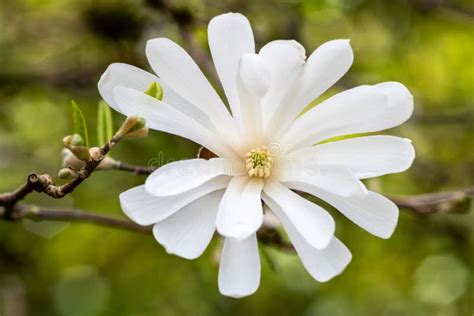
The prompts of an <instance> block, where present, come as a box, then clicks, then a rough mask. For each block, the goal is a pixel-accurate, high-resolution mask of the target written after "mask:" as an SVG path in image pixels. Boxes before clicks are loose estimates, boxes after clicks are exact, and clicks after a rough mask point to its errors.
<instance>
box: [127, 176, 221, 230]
mask: <svg viewBox="0 0 474 316" xmlns="http://www.w3.org/2000/svg"><path fill="white" fill-rule="evenodd" d="M229 181H230V178H229V177H227V176H219V177H217V178H215V179H212V180H209V181H208V182H206V183H204V184H203V185H201V186H200V187H197V188H195V189H193V190H190V191H188V192H185V193H183V194H179V195H174V196H167V197H157V196H154V195H151V194H149V193H148V192H146V190H145V186H144V185H141V186H138V187H134V188H132V189H129V190H127V191H125V192H123V193H121V194H120V205H121V206H122V210H123V212H124V213H125V215H127V216H128V217H129V218H130V219H131V220H132V221H134V222H136V223H138V224H139V225H144V226H146V225H151V224H155V223H157V222H159V221H162V220H164V219H165V218H167V217H169V216H171V215H172V214H174V213H175V212H176V211H178V210H180V209H181V208H183V207H185V206H186V205H188V204H189V203H191V202H192V201H194V200H196V199H198V198H200V197H201V196H204V195H206V194H208V193H211V192H214V191H217V190H220V189H223V188H225V187H226V186H227V185H228V183H229Z"/></svg>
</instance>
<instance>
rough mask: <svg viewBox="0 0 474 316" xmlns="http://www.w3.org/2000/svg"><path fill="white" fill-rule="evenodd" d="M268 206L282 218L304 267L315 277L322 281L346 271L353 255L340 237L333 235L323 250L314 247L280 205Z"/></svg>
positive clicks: (271, 204) (271, 203)
mask: <svg viewBox="0 0 474 316" xmlns="http://www.w3.org/2000/svg"><path fill="white" fill-rule="evenodd" d="M268 206H269V207H270V209H271V210H272V212H274V213H275V215H276V216H277V217H278V219H279V220H280V222H281V224H282V225H283V228H285V231H286V232H287V234H288V237H290V241H291V243H292V244H293V246H294V247H295V249H296V252H297V253H298V256H299V257H300V259H301V261H302V262H303V265H304V267H305V268H306V270H307V271H308V272H309V274H311V276H312V277H313V278H315V279H316V280H318V281H320V282H326V281H328V280H329V279H332V278H333V277H335V276H336V275H339V274H340V273H341V272H342V271H344V269H345V268H346V266H347V265H348V264H349V262H350V261H351V259H352V255H351V252H350V251H349V249H347V247H346V246H345V245H344V244H343V243H342V242H341V241H340V240H339V239H337V238H336V237H333V238H332V240H331V242H330V243H329V245H328V246H327V247H326V248H324V249H322V250H318V249H316V248H313V247H311V245H310V244H308V243H307V242H306V241H305V239H304V238H303V236H302V235H301V234H300V233H299V232H298V230H297V229H296V227H295V226H294V225H293V224H292V223H291V221H290V220H289V219H288V217H287V216H286V215H285V213H284V212H283V210H282V209H281V208H280V207H279V206H278V205H276V204H275V203H273V201H270V205H268Z"/></svg>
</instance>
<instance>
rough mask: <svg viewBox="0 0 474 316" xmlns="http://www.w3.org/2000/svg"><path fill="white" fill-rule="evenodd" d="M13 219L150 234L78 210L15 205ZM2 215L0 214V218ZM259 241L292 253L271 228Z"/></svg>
mask: <svg viewBox="0 0 474 316" xmlns="http://www.w3.org/2000/svg"><path fill="white" fill-rule="evenodd" d="M13 214H14V217H12V218H10V219H11V220H20V219H23V218H29V219H32V220H35V221H42V220H49V221H67V222H80V223H87V224H92V225H98V226H101V227H109V228H117V229H123V230H128V231H133V232H139V233H146V234H148V233H151V231H152V226H141V225H138V224H135V223H134V222H132V221H130V220H128V219H122V218H118V217H115V216H109V215H102V214H97V213H93V212H89V211H84V210H80V209H56V208H44V207H37V206H33V205H17V206H16V207H15V212H14V213H13ZM1 215H2V214H1V213H0V216H1ZM257 235H258V238H259V240H260V241H261V242H262V243H263V244H266V245H272V246H274V247H278V248H280V249H283V250H288V251H292V250H293V246H292V245H291V244H290V243H289V242H288V241H286V240H284V238H283V237H282V236H281V234H280V233H279V232H278V231H277V230H276V229H275V228H271V227H265V226H263V227H262V228H261V229H260V230H259V231H258V232H257Z"/></svg>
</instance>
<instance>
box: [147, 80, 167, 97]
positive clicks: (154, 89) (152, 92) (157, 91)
mask: <svg viewBox="0 0 474 316" xmlns="http://www.w3.org/2000/svg"><path fill="white" fill-rule="evenodd" d="M145 94H146V95H149V96H150V97H152V98H155V99H157V100H160V101H161V100H163V88H162V87H161V85H160V84H159V83H158V82H156V81H153V82H152V83H150V85H149V86H148V89H147V90H146V91H145Z"/></svg>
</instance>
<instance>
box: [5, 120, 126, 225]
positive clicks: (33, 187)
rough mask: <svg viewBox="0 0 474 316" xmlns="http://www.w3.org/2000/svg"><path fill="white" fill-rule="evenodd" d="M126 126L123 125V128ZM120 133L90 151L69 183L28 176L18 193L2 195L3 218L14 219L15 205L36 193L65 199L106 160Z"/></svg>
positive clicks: (44, 176)
mask: <svg viewBox="0 0 474 316" xmlns="http://www.w3.org/2000/svg"><path fill="white" fill-rule="evenodd" d="M127 122H128V119H127V121H125V123H124V125H125V124H127ZM124 125H122V127H123V126H124ZM122 127H121V129H122ZM120 131H121V130H119V132H120ZM119 132H117V133H116V134H115V135H114V136H113V137H112V139H110V140H109V141H108V142H107V143H106V144H105V145H103V146H102V147H100V148H92V149H90V150H89V152H90V158H89V159H88V160H87V161H85V164H84V166H83V167H82V168H80V169H79V170H77V171H74V172H75V176H74V178H73V179H72V180H70V181H69V182H67V183H65V184H63V185H56V184H55V182H54V180H53V177H52V176H51V175H49V174H36V173H32V174H30V175H28V178H27V180H26V183H25V184H23V185H22V186H21V187H19V188H18V189H17V190H16V191H14V192H11V193H3V194H0V206H1V207H3V209H4V210H3V212H2V213H3V214H2V215H3V218H5V219H12V218H13V217H14V214H13V213H14V212H15V210H16V208H15V205H16V204H17V203H18V202H19V201H21V200H22V199H24V198H25V197H26V196H27V195H28V194H30V193H32V192H34V191H36V192H40V193H45V194H47V195H49V196H51V197H53V198H56V199H59V198H63V197H64V196H66V195H67V194H69V193H71V192H73V191H74V189H75V188H76V187H78V186H79V185H80V184H81V183H82V182H84V180H86V179H87V178H88V177H89V176H90V175H91V174H92V172H94V170H95V169H96V168H97V167H98V166H99V165H100V163H101V162H102V160H104V158H105V155H107V153H108V152H109V151H110V150H111V149H112V148H113V147H114V146H115V145H116V144H117V143H118V142H119V141H120V140H121V138H122V135H121V134H119Z"/></svg>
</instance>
